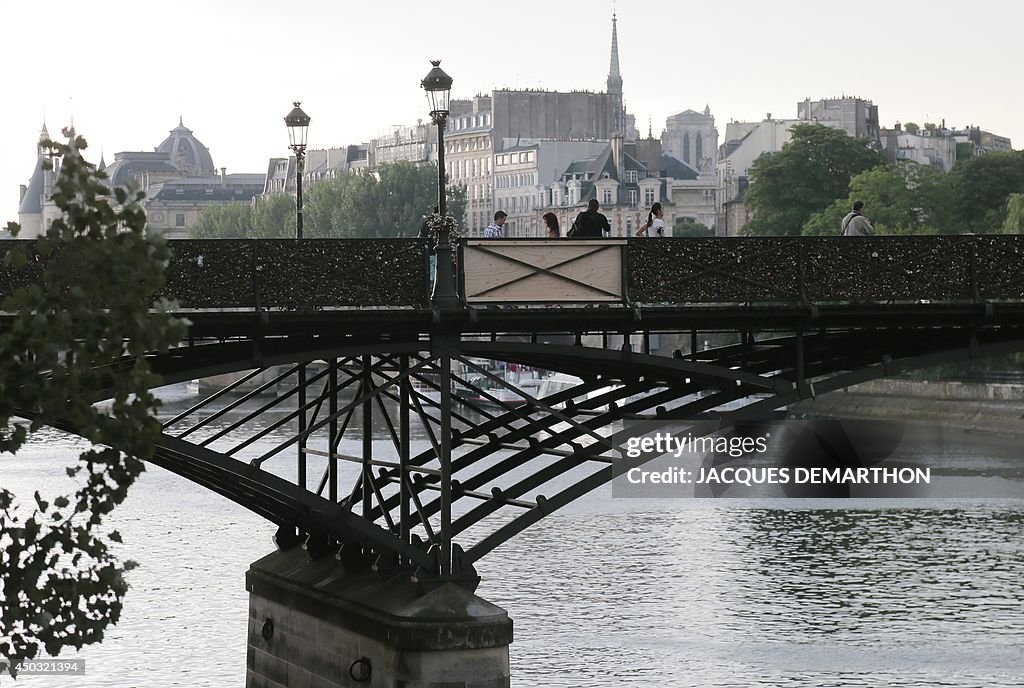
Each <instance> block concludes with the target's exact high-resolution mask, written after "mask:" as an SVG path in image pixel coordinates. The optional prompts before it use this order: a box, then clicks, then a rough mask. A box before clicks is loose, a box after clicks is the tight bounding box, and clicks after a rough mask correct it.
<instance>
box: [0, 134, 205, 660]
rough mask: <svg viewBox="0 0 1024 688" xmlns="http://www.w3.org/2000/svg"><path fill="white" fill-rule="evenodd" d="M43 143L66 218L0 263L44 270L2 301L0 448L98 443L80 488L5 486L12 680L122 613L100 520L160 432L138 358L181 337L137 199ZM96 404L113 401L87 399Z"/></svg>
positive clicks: (3, 601)
mask: <svg viewBox="0 0 1024 688" xmlns="http://www.w3.org/2000/svg"><path fill="white" fill-rule="evenodd" d="M42 145H44V146H46V147H47V148H48V149H49V150H50V152H51V154H52V155H53V156H59V157H62V158H63V165H62V166H61V169H60V173H59V176H58V178H57V181H56V187H55V188H56V190H55V191H54V194H53V201H54V202H55V204H56V206H57V207H58V208H59V209H60V211H61V217H60V218H59V219H57V220H55V221H54V222H53V223H52V224H51V225H50V227H49V228H48V229H47V232H46V235H45V236H44V237H41V238H40V239H39V240H38V242H37V244H36V248H35V250H34V251H32V250H31V249H30V250H29V251H27V252H23V251H20V250H16V249H11V250H8V251H7V253H6V256H5V258H4V261H5V264H6V266H7V268H8V269H18V268H19V267H21V268H23V267H25V264H26V262H27V261H28V260H34V259H35V257H36V255H35V254H38V255H39V257H41V258H42V259H44V264H45V268H44V269H43V272H42V277H41V279H40V280H39V281H38V282H37V283H35V284H32V285H31V286H29V287H27V288H21V289H18V290H17V291H16V292H15V293H13V294H11V295H10V296H8V297H7V298H5V299H4V301H3V304H2V309H3V311H4V312H6V313H9V314H12V315H11V317H10V319H9V320H8V321H7V322H6V324H5V327H4V328H3V330H2V331H0V450H2V451H6V452H12V453H13V452H16V451H18V450H19V448H21V447H22V446H23V445H24V443H25V442H26V440H27V439H28V437H29V435H30V434H31V433H34V432H35V431H37V430H39V429H41V428H42V427H43V426H46V425H52V426H56V427H60V428H66V429H73V430H74V431H75V432H76V433H77V434H80V435H81V436H83V437H84V438H86V439H87V440H89V441H90V442H91V443H92V444H93V447H92V448H91V449H89V450H87V451H85V452H83V453H82V454H81V456H80V461H79V463H78V465H76V466H72V467H68V468H67V474H68V476H70V477H72V478H75V479H76V484H77V491H76V492H74V494H69V495H61V496H58V497H56V498H54V499H52V500H47V499H44V497H43V496H42V495H40V493H39V492H36V493H35V495H33V497H34V498H28V499H19V498H18V497H17V496H16V495H14V494H12V493H11V492H10V491H8V490H6V489H2V488H0V571H3V576H2V578H0V660H3V662H5V663H6V664H7V667H8V671H10V672H11V673H12V674H13V672H14V664H15V663H16V662H17V661H18V660H22V659H31V658H33V657H36V656H38V655H39V653H40V652H41V651H45V652H46V653H47V654H49V655H51V656H55V655H57V654H58V653H59V652H60V651H61V649H62V648H65V647H68V646H71V647H75V648H80V647H82V646H83V645H85V644H88V643H94V642H98V641H100V640H101V639H102V638H103V634H104V631H105V629H106V628H107V626H108V625H109V624H112V623H116V622H117V620H118V618H119V617H120V613H121V607H122V601H123V598H124V595H125V592H126V590H127V587H128V586H127V583H126V582H125V579H124V576H123V574H124V573H125V572H126V571H128V570H129V569H131V568H132V567H133V565H134V564H133V563H132V562H130V561H126V562H124V563H121V562H120V561H119V560H118V559H117V558H116V557H115V556H114V555H113V554H112V553H111V552H110V550H109V549H108V544H107V540H108V539H109V540H112V541H114V542H120V536H119V535H118V534H117V533H116V532H112V533H106V534H104V533H102V532H101V529H102V524H103V517H104V516H105V515H107V514H108V513H110V511H111V510H112V509H114V507H116V506H117V505H118V504H120V503H121V502H122V501H123V500H124V498H125V496H126V494H127V491H128V487H129V486H130V485H131V483H132V482H133V481H134V480H135V478H136V477H137V476H138V475H139V474H140V473H141V471H142V470H143V465H142V463H141V461H140V459H141V458H145V457H147V456H149V455H150V454H151V453H152V451H153V446H154V442H155V439H156V438H157V436H158V435H159V433H160V424H159V423H158V422H157V420H156V419H155V417H154V415H153V412H154V410H155V409H156V407H157V405H158V402H157V400H156V399H155V398H154V397H153V395H152V394H151V393H150V392H149V391H148V390H149V389H151V388H152V387H154V386H156V385H157V384H158V378H157V376H156V375H155V374H154V373H153V372H152V371H151V369H150V368H149V365H148V364H147V361H146V358H145V357H144V354H145V353H146V352H151V351H158V350H166V349H167V348H168V347H169V346H171V345H172V344H174V343H175V342H177V341H180V339H181V337H182V336H183V335H184V332H185V327H184V324H183V323H182V322H181V321H178V320H175V319H174V318H172V317H171V316H170V314H169V313H168V312H167V305H168V304H165V303H160V304H156V307H155V309H154V310H151V306H152V304H151V303H150V301H151V299H150V298H149V295H151V294H153V293H155V292H156V291H157V290H158V289H159V288H160V286H161V285H162V283H163V269H164V266H165V265H166V263H167V260H168V251H167V248H166V246H165V244H164V243H163V241H162V239H160V238H159V237H157V236H151V235H150V234H149V233H147V232H146V231H145V224H146V220H145V214H144V212H143V210H142V208H141V206H140V205H139V204H138V201H139V200H140V199H141V197H142V194H141V193H138V192H134V191H131V190H127V189H124V188H117V189H114V190H113V192H111V190H110V189H109V188H108V187H107V186H106V184H105V183H104V182H103V180H104V178H105V175H104V174H103V173H102V172H97V171H96V169H95V167H94V166H93V165H92V164H90V163H88V162H86V161H85V160H84V159H83V158H82V156H81V153H80V151H81V150H82V149H84V148H85V146H86V143H85V140H84V139H82V138H80V137H79V138H75V139H73V140H71V141H70V142H69V143H68V144H66V145H65V144H59V143H53V142H51V141H44V142H43V144H42ZM111 194H113V198H111ZM8 229H9V230H10V231H11V232H12V233H15V234H16V233H17V231H18V226H17V225H16V224H14V223H9V224H8ZM112 371H113V374H111V372H112ZM101 398H110V399H111V403H110V406H109V408H105V409H100V408H97V407H94V406H93V405H92V402H93V401H95V400H96V399H101ZM15 416H19V417H22V418H27V419H29V423H28V424H27V425H26V424H25V423H23V422H15V420H14V418H15ZM111 447H117V449H113V448H111ZM119 450H120V451H119ZM23 497H24V496H23ZM3 662H0V663H3Z"/></svg>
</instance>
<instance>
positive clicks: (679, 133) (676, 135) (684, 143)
mask: <svg viewBox="0 0 1024 688" xmlns="http://www.w3.org/2000/svg"><path fill="white" fill-rule="evenodd" d="M661 145H662V147H663V148H664V150H665V152H666V153H668V154H669V155H671V156H672V157H674V158H675V159H676V160H682V161H683V162H685V163H686V164H687V165H690V166H691V167H693V168H695V169H698V170H703V169H704V168H705V167H707V168H708V169H711V170H714V169H715V167H716V166H717V165H718V129H717V128H715V118H714V117H713V116H712V115H711V108H710V106H705V107H704V112H696V111H694V110H684V111H683V112H680V113H679V114H676V115H672V116H671V117H669V118H668V119H667V120H666V121H665V131H664V132H663V133H662V135H661Z"/></svg>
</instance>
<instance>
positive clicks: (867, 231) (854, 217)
mask: <svg viewBox="0 0 1024 688" xmlns="http://www.w3.org/2000/svg"><path fill="white" fill-rule="evenodd" d="M863 210H864V201H854V202H853V210H852V211H850V212H849V213H848V214H847V215H846V217H844V218H843V223H842V225H841V228H842V230H843V231H842V235H843V236H871V235H873V234H874V233H875V229H874V227H872V226H871V223H870V222H869V221H868V219H867V218H866V217H864V213H863Z"/></svg>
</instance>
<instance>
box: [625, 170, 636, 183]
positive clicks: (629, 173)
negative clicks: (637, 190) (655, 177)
mask: <svg viewBox="0 0 1024 688" xmlns="http://www.w3.org/2000/svg"><path fill="white" fill-rule="evenodd" d="M626 183H627V184H636V170H626Z"/></svg>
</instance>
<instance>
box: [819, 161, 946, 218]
mask: <svg viewBox="0 0 1024 688" xmlns="http://www.w3.org/2000/svg"><path fill="white" fill-rule="evenodd" d="M948 189H949V183H948V180H947V178H946V175H944V174H943V173H941V172H938V171H936V170H934V169H932V168H931V167H925V166H922V165H917V164H915V163H906V162H905V163H897V164H895V165H884V166H881V167H874V168H872V169H870V170H867V171H865V172H861V173H860V174H858V175H857V176H856V177H854V178H853V179H852V180H850V192H849V194H848V195H847V197H845V198H842V199H839V200H837V201H835V202H834V203H833V204H832V205H830V206H829V207H828V208H826V209H825V210H822V211H821V212H818V213H815V214H814V215H812V216H811V218H810V219H809V220H808V221H807V222H806V223H805V224H804V226H803V234H808V235H824V236H829V235H836V234H839V229H840V223H841V221H842V218H843V217H845V216H846V214H847V213H849V212H850V209H851V208H852V207H853V203H854V201H856V200H860V201H863V202H864V206H865V207H864V212H865V214H866V215H867V216H868V217H869V218H870V219H871V223H872V225H873V226H874V228H875V231H876V232H877V233H879V234H935V233H940V232H941V231H942V230H943V228H945V227H948V216H949V202H948V200H949V191H948Z"/></svg>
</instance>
